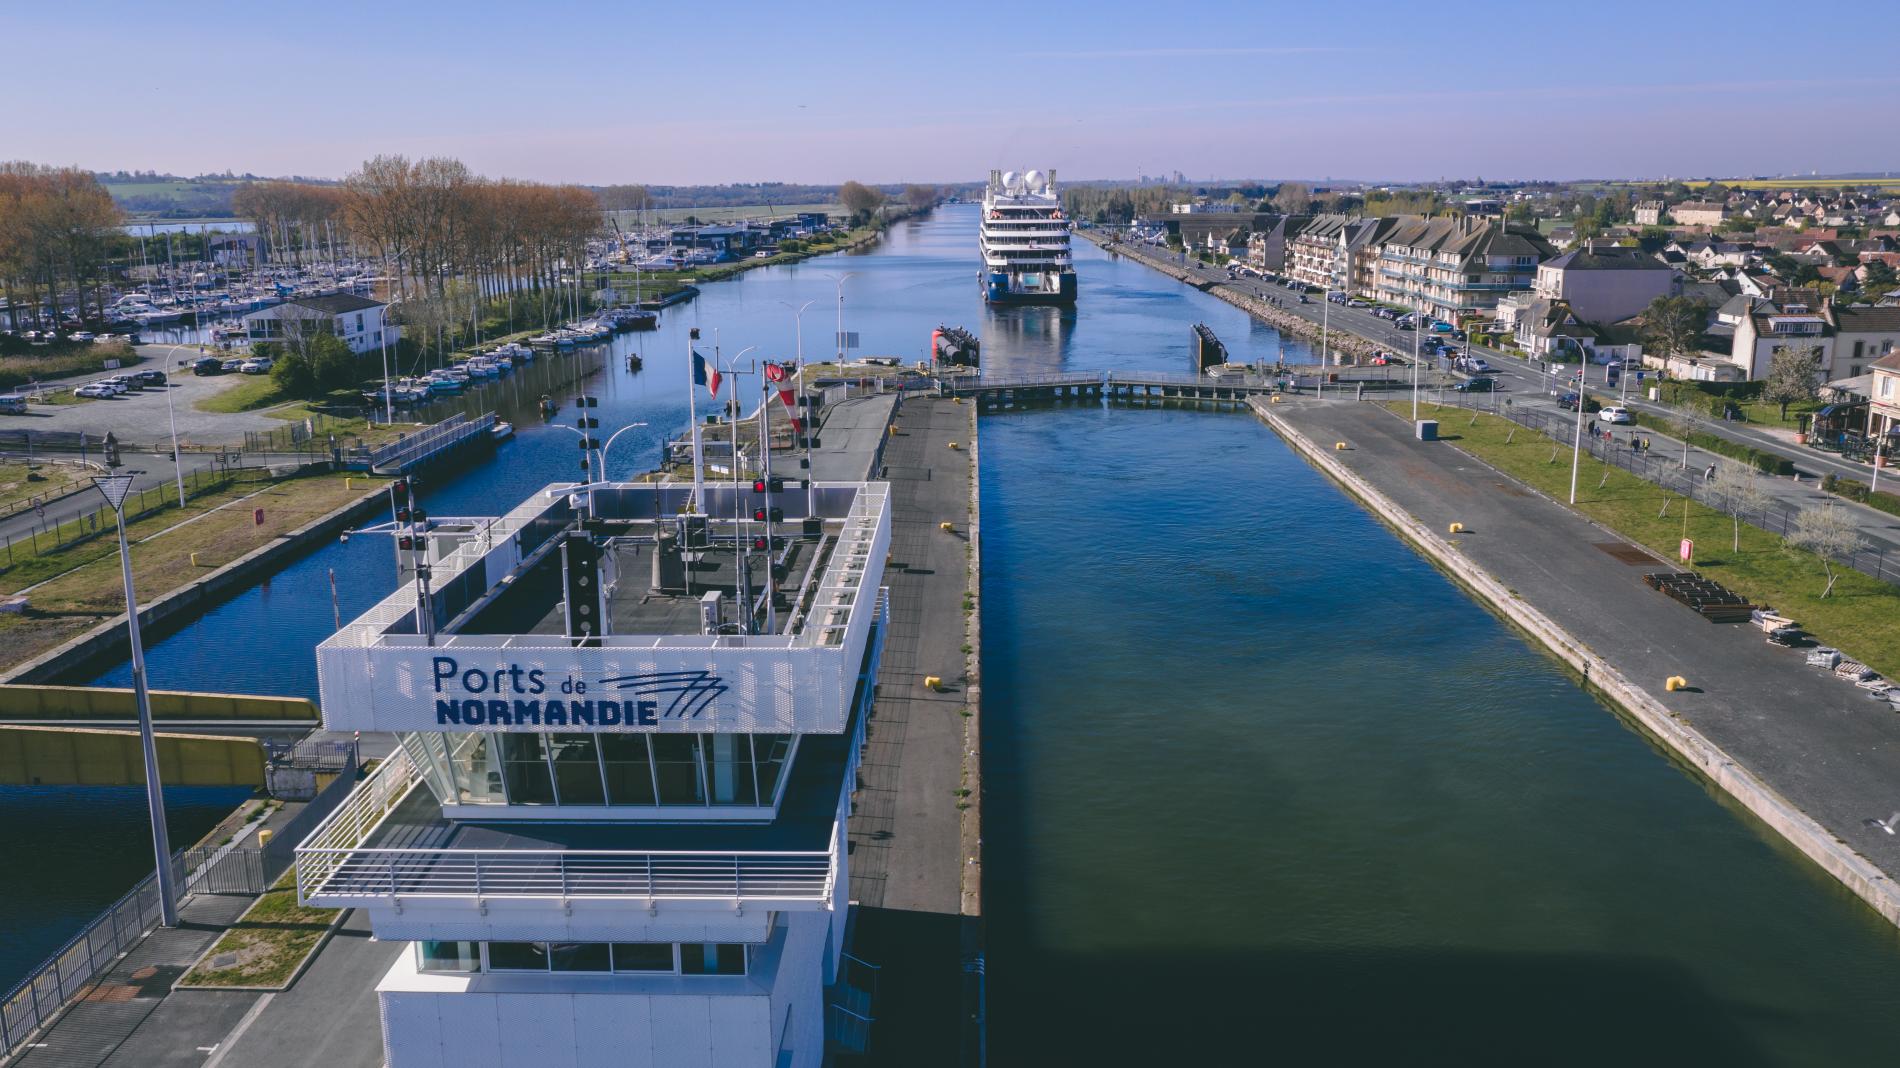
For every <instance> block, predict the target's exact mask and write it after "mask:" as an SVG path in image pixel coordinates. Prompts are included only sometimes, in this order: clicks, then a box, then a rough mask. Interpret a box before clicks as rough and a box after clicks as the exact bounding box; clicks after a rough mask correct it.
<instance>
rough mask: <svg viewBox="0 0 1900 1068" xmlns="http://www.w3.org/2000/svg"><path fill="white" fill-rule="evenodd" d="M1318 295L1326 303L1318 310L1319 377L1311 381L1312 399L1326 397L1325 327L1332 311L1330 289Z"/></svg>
mask: <svg viewBox="0 0 1900 1068" xmlns="http://www.w3.org/2000/svg"><path fill="white" fill-rule="evenodd" d="M1320 295H1321V296H1322V297H1324V298H1325V299H1326V303H1325V304H1323V305H1321V306H1320V309H1319V377H1318V378H1316V379H1315V380H1314V381H1313V396H1314V397H1324V396H1326V326H1327V320H1328V318H1329V317H1330V313H1331V312H1332V310H1333V294H1332V292H1331V289H1330V287H1329V289H1328V291H1327V292H1325V293H1322V294H1320Z"/></svg>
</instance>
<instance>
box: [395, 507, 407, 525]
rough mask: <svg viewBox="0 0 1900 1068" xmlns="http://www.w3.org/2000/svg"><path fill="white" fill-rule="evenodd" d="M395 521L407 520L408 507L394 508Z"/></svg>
mask: <svg viewBox="0 0 1900 1068" xmlns="http://www.w3.org/2000/svg"><path fill="white" fill-rule="evenodd" d="M396 522H398V523H407V522H409V509H407V508H398V509H396Z"/></svg>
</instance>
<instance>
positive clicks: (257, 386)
mask: <svg viewBox="0 0 1900 1068" xmlns="http://www.w3.org/2000/svg"><path fill="white" fill-rule="evenodd" d="M289 399H290V398H288V397H286V396H284V394H283V391H282V390H280V389H278V388H277V380H276V379H274V378H272V377H271V376H269V375H245V376H244V381H243V382H240V383H239V384H237V385H235V386H232V387H231V388H230V389H227V390H224V391H223V392H220V393H213V394H212V395H210V396H208V397H202V398H200V399H199V400H198V401H197V403H196V404H194V405H193V407H195V408H197V409H198V410H199V411H201V412H220V413H223V414H226V415H229V414H231V413H232V412H250V411H256V410H257V409H259V408H268V407H270V406H271V405H273V404H282V403H283V402H284V401H286V400H289Z"/></svg>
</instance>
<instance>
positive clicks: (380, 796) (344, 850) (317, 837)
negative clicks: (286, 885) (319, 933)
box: [297, 748, 422, 902]
mask: <svg viewBox="0 0 1900 1068" xmlns="http://www.w3.org/2000/svg"><path fill="white" fill-rule="evenodd" d="M421 781H422V772H421V769H419V768H417V767H416V764H415V762H414V761H412V760H410V759H409V753H408V751H407V750H405V749H401V748H397V749H395V750H392V751H391V752H390V754H389V756H387V757H385V758H384V759H383V762H382V763H381V764H378V765H377V766H376V770H375V771H373V772H371V773H370V775H369V777H368V778H366V779H364V780H363V781H362V782H361V783H360V784H358V785H357V787H356V789H355V790H353V791H351V793H350V796H349V798H348V799H347V800H345V801H344V802H343V803H342V804H340V805H338V806H337V807H336V811H334V812H332V813H330V816H329V818H328V819H325V820H324V821H323V822H322V823H319V824H317V826H316V829H314V830H312V831H311V832H310V837H308V838H306V839H304V840H303V841H302V842H301V843H299V844H298V846H297V897H298V900H300V901H306V902H307V901H308V900H309V899H310V895H309V893H308V892H307V890H308V888H309V887H312V886H320V885H322V884H323V882H324V880H325V879H327V878H328V877H329V875H330V874H331V872H332V871H333V870H334V869H335V868H336V867H337V866H339V865H340V864H341V863H342V862H343V860H344V859H346V858H347V855H348V854H349V852H350V851H351V850H353V849H354V848H355V847H356V846H358V845H360V844H362V843H363V842H364V841H366V840H367V839H368V838H369V836H370V832H372V831H374V830H375V829H376V827H377V825H378V824H380V823H382V822H383V817H384V816H387V815H388V814H389V811H390V810H391V809H393V808H395V807H396V806H397V805H398V804H401V803H402V799H403V798H405V797H407V796H409V791H410V790H411V789H414V787H415V785H416V783H418V782H421ZM339 854H342V856H339ZM306 857H307V859H306Z"/></svg>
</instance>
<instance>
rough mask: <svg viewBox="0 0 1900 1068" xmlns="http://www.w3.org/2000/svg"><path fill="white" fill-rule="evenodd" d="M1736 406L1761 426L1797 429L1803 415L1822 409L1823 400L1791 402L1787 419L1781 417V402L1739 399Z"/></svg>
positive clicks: (1750, 419)
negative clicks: (1801, 402) (1772, 402)
mask: <svg viewBox="0 0 1900 1068" xmlns="http://www.w3.org/2000/svg"><path fill="white" fill-rule="evenodd" d="M1735 406H1736V407H1737V408H1740V409H1741V410H1742V415H1743V416H1745V417H1746V418H1747V419H1748V421H1749V422H1751V423H1755V424H1758V425H1760V426H1773V427H1782V428H1785V429H1788V430H1795V429H1798V428H1799V427H1800V425H1801V417H1802V416H1803V415H1807V414H1810V413H1813V412H1815V411H1819V410H1820V408H1821V402H1820V401H1808V402H1806V403H1803V404H1790V405H1788V418H1786V419H1783V418H1782V417H1781V405H1779V404H1770V403H1769V402H1767V401H1758V400H1755V401H1738V402H1736V405H1735Z"/></svg>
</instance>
